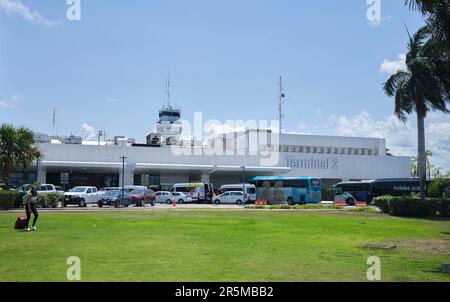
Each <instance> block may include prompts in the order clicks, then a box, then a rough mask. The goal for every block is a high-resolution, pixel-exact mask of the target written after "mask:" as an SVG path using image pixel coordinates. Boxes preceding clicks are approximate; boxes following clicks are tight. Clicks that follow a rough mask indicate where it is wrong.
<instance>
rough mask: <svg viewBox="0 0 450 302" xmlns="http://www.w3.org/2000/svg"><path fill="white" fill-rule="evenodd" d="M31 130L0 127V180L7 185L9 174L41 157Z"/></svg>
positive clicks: (28, 165) (6, 126)
mask: <svg viewBox="0 0 450 302" xmlns="http://www.w3.org/2000/svg"><path fill="white" fill-rule="evenodd" d="M35 143H36V142H35V140H34V134H33V132H32V131H31V130H29V129H27V128H24V127H20V128H15V127H14V126H13V125H8V124H3V125H0V176H1V178H0V180H1V182H3V183H4V184H6V185H9V184H10V182H9V179H10V177H11V174H12V173H13V172H14V171H16V170H22V169H26V168H28V167H30V166H31V165H32V164H33V161H34V160H36V159H39V158H41V157H42V154H41V152H40V151H39V148H38V147H37V146H36V145H35Z"/></svg>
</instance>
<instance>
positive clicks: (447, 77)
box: [405, 0, 450, 101]
mask: <svg viewBox="0 0 450 302" xmlns="http://www.w3.org/2000/svg"><path fill="white" fill-rule="evenodd" d="M405 5H408V6H409V8H410V9H413V10H417V11H420V12H421V13H422V15H423V16H424V17H426V18H427V19H426V26H427V27H428V28H429V30H430V33H431V39H430V40H429V42H428V43H427V44H428V45H429V48H430V51H432V52H433V56H432V57H433V60H434V62H435V64H436V67H437V75H438V77H439V78H440V80H441V82H442V84H443V85H444V87H445V90H446V93H447V100H448V101H450V1H449V0H405Z"/></svg>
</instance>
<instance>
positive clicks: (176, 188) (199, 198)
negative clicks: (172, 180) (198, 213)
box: [170, 182, 213, 202]
mask: <svg viewBox="0 0 450 302" xmlns="http://www.w3.org/2000/svg"><path fill="white" fill-rule="evenodd" d="M170 192H172V193H174V192H181V193H184V194H186V195H188V196H189V197H191V198H192V202H211V198H212V193H213V186H212V184H205V183H201V182H199V183H179V184H174V185H173V187H172V188H171V189H170Z"/></svg>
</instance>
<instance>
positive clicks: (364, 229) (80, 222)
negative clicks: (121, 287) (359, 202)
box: [0, 209, 450, 281]
mask: <svg viewBox="0 0 450 302" xmlns="http://www.w3.org/2000/svg"><path fill="white" fill-rule="evenodd" d="M17 216H18V214H17V213H1V214H0V281H65V280H66V270H67V268H68V265H66V259H67V258H68V257H69V256H78V257H79V258H80V259H81V270H82V271H81V278H82V281H367V279H366V270H367V268H368V265H367V264H366V261H367V258H368V257H369V256H379V257H380V259H381V265H382V267H381V276H382V281H450V275H444V274H442V273H440V272H439V268H440V266H441V264H442V263H444V262H447V263H448V262H450V221H448V220H447V221H443V220H441V221H438V220H419V219H402V218H393V217H388V216H384V215H380V214H367V213H349V212H342V211H337V212H329V211H325V212H324V211H289V210H288V211H252V210H232V211H216V210H172V209H169V210H146V211H132V212H124V211H117V212H110V211H100V212H85V213H80V212H78V213H67V212H66V213H44V212H41V216H40V221H39V223H38V227H39V229H38V232H36V233H33V232H31V233H25V232H19V231H15V230H13V224H14V222H15V219H16V218H17ZM390 242H394V243H395V244H396V245H397V248H396V249H394V250H377V249H366V248H362V247H361V246H363V245H364V244H371V243H390Z"/></svg>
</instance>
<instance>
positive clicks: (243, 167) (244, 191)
mask: <svg viewBox="0 0 450 302" xmlns="http://www.w3.org/2000/svg"><path fill="white" fill-rule="evenodd" d="M242 194H243V197H244V200H243V202H244V203H245V194H247V191H246V190H245V166H244V165H242Z"/></svg>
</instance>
